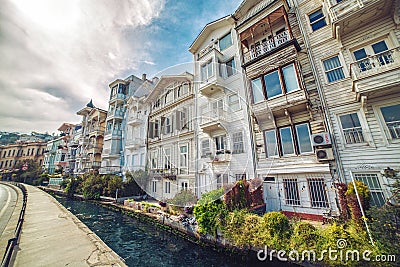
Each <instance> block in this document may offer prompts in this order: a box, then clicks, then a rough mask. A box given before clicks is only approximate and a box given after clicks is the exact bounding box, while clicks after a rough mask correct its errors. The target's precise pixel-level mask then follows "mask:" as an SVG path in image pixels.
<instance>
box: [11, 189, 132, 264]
mask: <svg viewBox="0 0 400 267" xmlns="http://www.w3.org/2000/svg"><path fill="white" fill-rule="evenodd" d="M26 188H27V191H28V202H27V208H26V213H25V221H24V224H23V226H22V232H21V237H20V241H19V246H18V247H16V252H17V253H16V257H15V258H14V265H13V266H126V265H125V263H124V262H123V261H122V260H121V259H120V257H119V256H118V255H117V254H116V253H115V252H114V251H112V250H111V249H110V248H109V247H108V246H107V245H106V244H104V243H103V241H101V240H100V238H99V237H98V236H97V235H96V234H94V233H93V232H92V231H91V230H90V229H89V228H87V227H86V226H85V225H84V224H83V223H82V222H80V221H79V220H78V219H77V218H76V217H75V216H74V215H73V214H72V213H70V212H69V211H68V210H67V209H66V208H65V207H63V206H62V205H61V204H59V203H58V202H57V201H56V200H55V199H54V198H53V197H52V196H50V195H48V194H47V193H45V192H43V191H42V190H40V189H38V188H36V187H33V186H29V185H26Z"/></svg>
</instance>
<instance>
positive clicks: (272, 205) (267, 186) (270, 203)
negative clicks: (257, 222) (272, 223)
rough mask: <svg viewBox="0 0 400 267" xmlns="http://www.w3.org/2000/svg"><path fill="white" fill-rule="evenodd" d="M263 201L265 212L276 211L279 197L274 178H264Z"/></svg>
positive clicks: (278, 208)
mask: <svg viewBox="0 0 400 267" xmlns="http://www.w3.org/2000/svg"><path fill="white" fill-rule="evenodd" d="M263 186H264V190H263V191H264V201H265V204H266V207H265V211H266V212H269V211H278V210H280V207H279V197H278V184H277V183H276V178H275V177H266V178H265V179H264V183H263Z"/></svg>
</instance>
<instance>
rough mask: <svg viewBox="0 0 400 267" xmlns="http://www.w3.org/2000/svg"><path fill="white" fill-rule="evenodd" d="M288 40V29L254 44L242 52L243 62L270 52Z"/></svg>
mask: <svg viewBox="0 0 400 267" xmlns="http://www.w3.org/2000/svg"><path fill="white" fill-rule="evenodd" d="M290 40H292V37H291V35H290V32H289V31H288V30H286V31H283V32H281V33H279V34H278V35H275V36H273V38H271V39H269V40H267V41H266V42H263V43H261V44H259V45H256V46H254V47H253V48H251V49H250V50H249V51H248V52H246V53H244V63H247V62H250V61H252V60H253V59H256V58H258V57H260V56H262V55H264V54H266V53H268V52H270V51H271V50H273V49H275V48H277V47H280V46H282V45H283V44H285V43H287V42H288V41H290Z"/></svg>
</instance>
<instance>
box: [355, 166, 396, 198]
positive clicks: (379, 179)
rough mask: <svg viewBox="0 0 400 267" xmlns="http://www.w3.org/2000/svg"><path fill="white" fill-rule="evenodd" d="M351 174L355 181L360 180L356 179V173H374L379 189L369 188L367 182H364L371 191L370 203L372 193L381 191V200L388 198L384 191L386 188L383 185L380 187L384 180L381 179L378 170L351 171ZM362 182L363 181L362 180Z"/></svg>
mask: <svg viewBox="0 0 400 267" xmlns="http://www.w3.org/2000/svg"><path fill="white" fill-rule="evenodd" d="M352 175H353V177H354V180H357V181H362V180H360V179H357V176H358V175H376V178H377V182H378V184H379V186H380V189H379V190H378V189H377V188H371V187H370V186H369V185H368V184H367V183H365V184H366V185H367V187H368V189H369V191H370V192H371V204H372V201H373V200H372V193H381V195H382V197H383V200H387V199H388V195H387V192H386V189H385V188H384V187H382V185H384V184H385V181H383V177H382V176H381V174H380V173H379V172H374V171H370V172H365V171H360V172H353V171H352ZM362 182H364V181H362Z"/></svg>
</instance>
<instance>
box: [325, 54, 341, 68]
mask: <svg viewBox="0 0 400 267" xmlns="http://www.w3.org/2000/svg"><path fill="white" fill-rule="evenodd" d="M323 63H324V67H325V70H326V71H328V70H331V69H335V68H338V67H341V66H342V65H341V64H340V60H339V57H337V56H336V57H333V58H330V59H327V60H324V62H323Z"/></svg>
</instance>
